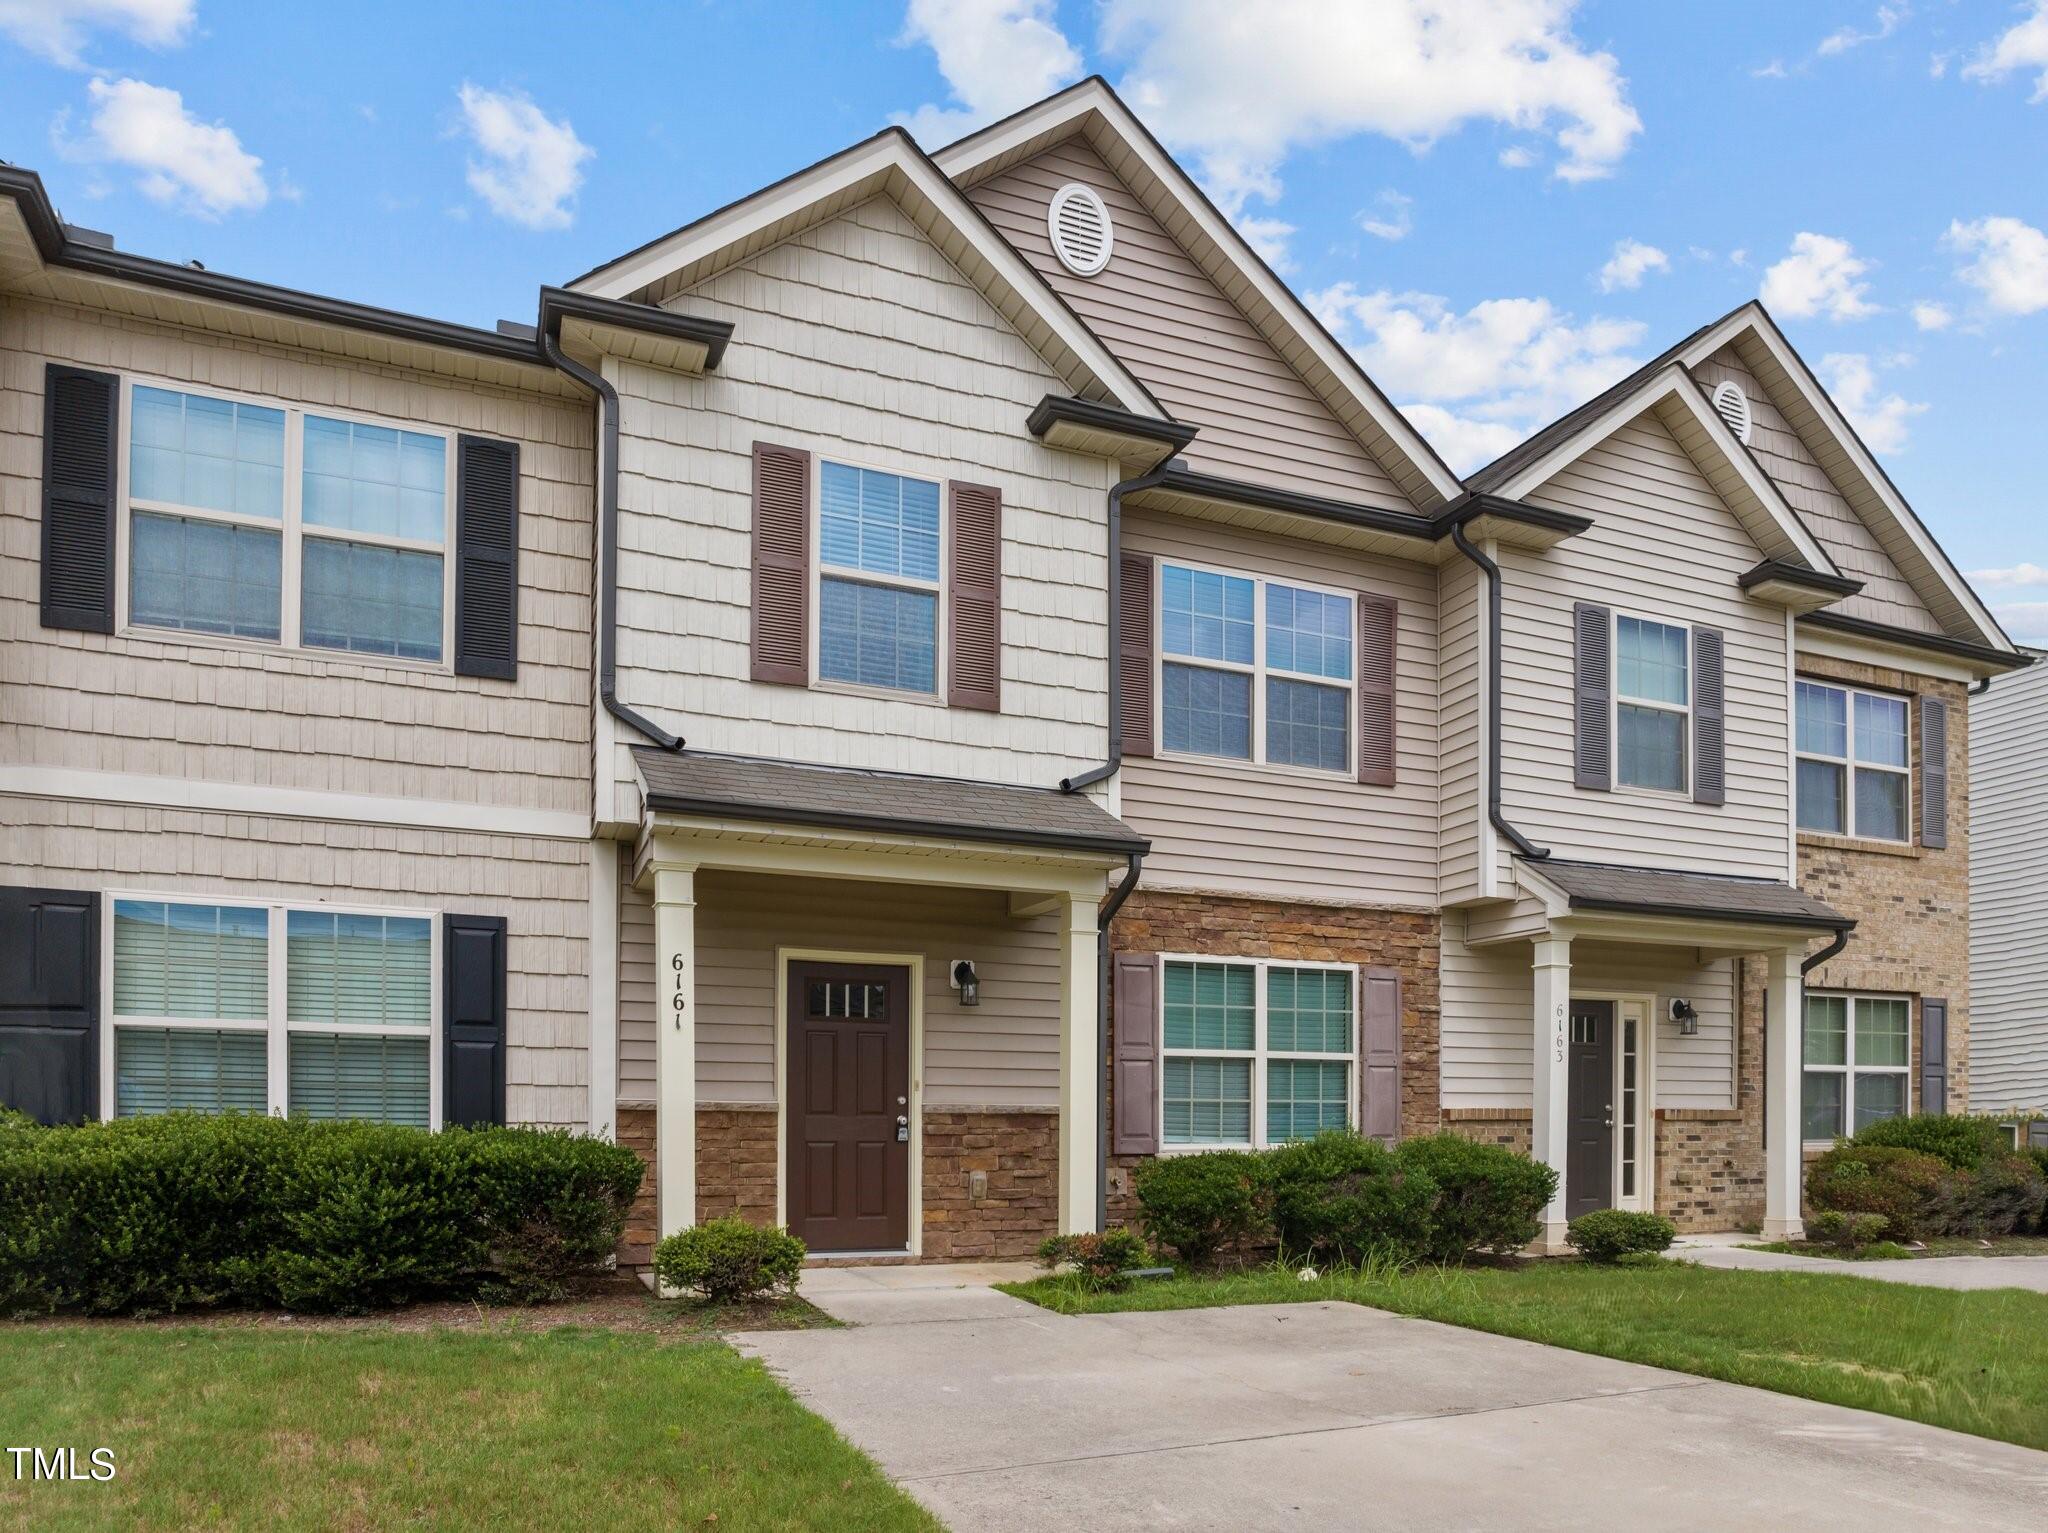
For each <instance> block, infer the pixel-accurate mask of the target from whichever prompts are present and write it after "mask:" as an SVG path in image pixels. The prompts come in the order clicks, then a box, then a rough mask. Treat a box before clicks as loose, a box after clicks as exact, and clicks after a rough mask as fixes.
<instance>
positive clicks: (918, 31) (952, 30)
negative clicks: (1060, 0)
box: [895, 0, 1081, 149]
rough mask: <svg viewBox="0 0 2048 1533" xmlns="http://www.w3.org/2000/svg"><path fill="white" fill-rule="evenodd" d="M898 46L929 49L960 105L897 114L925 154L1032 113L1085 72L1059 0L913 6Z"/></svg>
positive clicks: (918, 0)
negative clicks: (1064, 27)
mask: <svg viewBox="0 0 2048 1533" xmlns="http://www.w3.org/2000/svg"><path fill="white" fill-rule="evenodd" d="M898 41H899V42H900V43H902V44H905V45H914V44H917V43H925V44H929V45H930V47H931V50H932V52H933V54H934V55H936V57H937V59H938V65H939V73H940V74H942V75H944V76H945V77H946V85H947V88H948V89H949V90H951V92H952V95H953V100H954V101H955V102H957V103H958V105H956V106H938V105H935V104H931V103H927V104H926V105H924V106H921V107H919V108H918V109H917V110H916V111H914V112H907V113H899V114H898V115H897V117H896V119H895V120H896V121H897V122H900V123H901V124H902V125H903V126H904V127H905V128H907V129H909V130H910V136H911V137H912V138H914V139H916V140H917V141H918V142H919V143H920V144H922V145H924V146H925V147H926V148H927V149H936V148H938V147H939V146H940V145H942V144H949V143H951V142H952V141H953V140H954V139H956V138H960V137H962V136H963V135H965V134H968V133H972V132H973V131H974V130H975V129H976V128H980V127H984V126H986V125H987V124H989V123H991V122H994V121H995V120H996V119H997V118H998V117H1003V116H1007V115H1008V114H1009V113H1011V112H1014V111H1016V110H1017V109H1018V108H1019V107H1024V106H1029V105H1030V104H1031V103H1032V102H1034V101H1037V100H1039V99H1040V98H1041V97H1044V96H1049V95H1051V94H1052V93H1053V92H1054V91H1056V90H1058V89H1059V88H1060V87H1061V86H1063V85H1066V84H1068V83H1070V82H1071V81H1072V80H1074V79H1075V78H1076V77H1077V76H1078V75H1079V74H1080V73H1081V55H1080V54H1079V53H1077V52H1076V51H1075V50H1074V45H1073V44H1072V43H1070V42H1068V41H1067V39H1066V37H1065V35H1064V34H1062V33H1061V31H1060V29H1059V23H1058V20H1057V18H1056V17H1055V16H1054V14H1053V0H910V7H909V10H908V12H907V13H906V14H905V16H904V18H903V35H902V36H901V37H900V38H899V39H898Z"/></svg>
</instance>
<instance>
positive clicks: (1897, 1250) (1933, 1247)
mask: <svg viewBox="0 0 2048 1533" xmlns="http://www.w3.org/2000/svg"><path fill="white" fill-rule="evenodd" d="M1750 1249H1751V1250H1752V1251H1776V1252H1779V1253H1780V1254H1782V1255H1785V1256H1819V1257H1825V1258H1828V1259H1830V1260H1834V1261H1916V1260H1919V1259H1920V1258H1922V1257H1927V1256H1983V1257H1996V1256H2048V1235H2001V1236H1999V1237H1998V1239H1996V1240H1994V1241H1992V1242H1990V1243H1989V1244H1988V1245H1987V1244H1985V1243H1984V1242H1982V1241H1976V1240H1968V1239H1965V1238H1963V1237H1961V1236H1936V1237H1935V1238H1934V1239H1932V1240H1927V1241H1923V1242H1922V1249H1920V1250H1918V1251H1914V1250H1909V1249H1908V1248H1907V1247H1905V1246H1902V1245H1899V1244H1898V1243H1897V1242H1895V1241H1890V1240H1879V1241H1875V1242H1873V1243H1872V1244H1870V1245H1867V1246H1865V1247H1863V1248H1862V1249H1861V1250H1859V1251H1843V1250H1838V1249H1837V1248H1836V1247H1834V1246H1831V1245H1827V1244H1824V1243H1823V1242H1821V1241H1817V1240H1773V1241H1770V1242H1768V1243H1767V1244H1762V1245H1755V1246H1751V1247H1750Z"/></svg>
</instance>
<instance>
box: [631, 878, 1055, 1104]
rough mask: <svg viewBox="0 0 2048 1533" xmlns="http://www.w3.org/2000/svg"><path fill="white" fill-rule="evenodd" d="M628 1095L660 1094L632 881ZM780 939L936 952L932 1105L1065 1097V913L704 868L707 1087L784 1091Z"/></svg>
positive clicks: (642, 902) (708, 1095)
mask: <svg viewBox="0 0 2048 1533" xmlns="http://www.w3.org/2000/svg"><path fill="white" fill-rule="evenodd" d="M619 930H620V934H621V940H620V950H621V952H620V958H621V978H622V982H623V980H625V979H626V978H627V977H629V975H630V977H631V978H632V980H633V981H634V985H633V988H632V989H631V991H630V992H629V991H627V990H626V988H625V986H624V984H623V983H622V986H621V995H620V1008H619V1018H620V1026H619V1061H620V1064H619V1071H620V1079H619V1100H620V1102H621V1103H622V1104H625V1105H628V1106H632V1105H636V1104H651V1103H652V1101H653V1100H654V996H653V987H652V984H651V982H649V980H648V977H650V976H651V975H652V973H653V951H654V913H653V907H652V904H651V902H650V900H649V897H648V896H647V895H646V894H644V893H641V892H640V891H637V890H634V889H631V888H627V889H625V890H624V891H623V893H622V898H621V902H620V909H619ZM778 947H790V948H813V949H829V950H834V951H845V952H860V953H870V952H879V953H902V954H918V953H921V954H923V955H924V959H925V963H924V1057H923V1059H922V1061H913V1063H912V1069H913V1071H914V1072H915V1073H916V1074H917V1075H918V1076H919V1077H921V1079H922V1081H923V1084H924V1104H925V1106H927V1107H980V1108H1017V1107H1053V1106H1057V1105H1058V1102H1059V1075H1060V1061H1059V1031H1060V938H1059V928H1058V918H1057V917H1056V916H1053V915H1046V916H1038V917H1033V918H1031V919H1028V920H1015V919H1012V918H1011V916H1010V914H1009V910H1008V896H1006V895H1004V894H1001V893H998V892H994V891H976V890H958V889H936V888H922V887H916V886H904V885H897V884H870V883H841V882H835V881H829V880H811V879H787V878H769V877H760V876H754V875H747V874H738V873H713V872H704V873H700V874H698V876H697V1100H698V1101H699V1102H702V1103H706V1104H709V1103H764V1102H773V1101H774V1100H775V1051H776V1047H777V1040H778V1038H779V1036H780V1034H781V1028H780V1026H779V1025H778V1023H777V1019H776V1016H775V953H776V949H777V948H778ZM958 958H971V959H973V960H974V962H975V968H976V970H977V972H978V973H979V975H980V977H981V985H982V989H981V1004H980V1005H979V1006H973V1007H963V1006H961V1005H960V1003H959V999H958V992H957V991H955V990H954V989H953V988H952V986H951V985H950V984H948V982H947V972H948V970H947V965H948V964H949V963H950V962H951V961H952V960H954V959H958Z"/></svg>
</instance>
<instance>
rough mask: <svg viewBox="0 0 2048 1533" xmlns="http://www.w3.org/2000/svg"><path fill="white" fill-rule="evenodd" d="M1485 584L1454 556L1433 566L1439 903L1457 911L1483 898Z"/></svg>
mask: <svg viewBox="0 0 2048 1533" xmlns="http://www.w3.org/2000/svg"><path fill="white" fill-rule="evenodd" d="M1486 598H1487V591H1486V580H1485V577H1484V576H1482V575H1481V574H1480V573H1479V567H1478V566H1477V565H1475V564H1473V563H1472V561H1471V560H1469V559H1467V558H1465V557H1464V556H1463V555H1459V556H1458V557H1456V558H1455V559H1449V560H1446V561H1445V562H1444V563H1443V564H1442V565H1440V566H1439V567H1438V574H1437V610H1438V616H1437V622H1438V625H1439V627H1440V628H1441V636H1440V638H1439V640H1438V646H1437V678H1438V683H1437V687H1438V698H1439V701H1438V705H1437V707H1438V716H1437V730H1438V736H1439V741H1440V748H1441V751H1442V759H1441V761H1440V762H1439V764H1438V768H1437V783H1438V801H1437V827H1438V829H1437V836H1438V842H1439V845H1440V847H1441V851H1440V852H1439V866H1438V873H1437V890H1438V894H1437V897H1438V899H1439V900H1440V901H1441V902H1442V903H1443V904H1445V905H1457V904H1460V903H1462V902H1464V901H1467V900H1472V899H1476V898H1478V897H1479V894H1480V883H1479V873H1480V865H1479V864H1480V838H1481V836H1482V835H1483V834H1484V832H1485V830H1486V749H1487V740H1486V693H1485V687H1486V682H1487V677H1486V666H1487V658H1486Z"/></svg>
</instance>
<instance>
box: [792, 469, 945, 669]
mask: <svg viewBox="0 0 2048 1533" xmlns="http://www.w3.org/2000/svg"><path fill="white" fill-rule="evenodd" d="M939 495H940V488H939V483H938V481H937V480H935V479H922V478H918V477H916V476H914V475H910V474H898V473H889V472H885V471H883V470H881V469H874V468H866V467H862V466H860V465H857V464H852V463H842V462H836V461H834V460H832V459H829V458H826V459H821V460H820V461H819V464H818V544H817V546H818V569H817V581H818V591H817V596H818V600H817V613H818V622H817V632H818V637H817V656H816V667H817V677H818V680H819V681H821V682H827V683H837V684H839V685H843V686H850V687H860V688H872V689H874V690H877V691H883V692H908V693H912V694H914V695H916V696H919V697H936V696H938V695H939V680H940V677H939V655H940V650H939V623H940V615H939V614H940V610H941V609H942V607H943V606H944V603H943V602H942V601H941V600H940V595H941V592H942V591H943V589H944V587H943V585H942V578H943V573H944V568H945V566H944V561H943V549H942V542H943V539H942V536H941V532H940V528H941V525H942V523H941V518H940V514H939Z"/></svg>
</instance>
